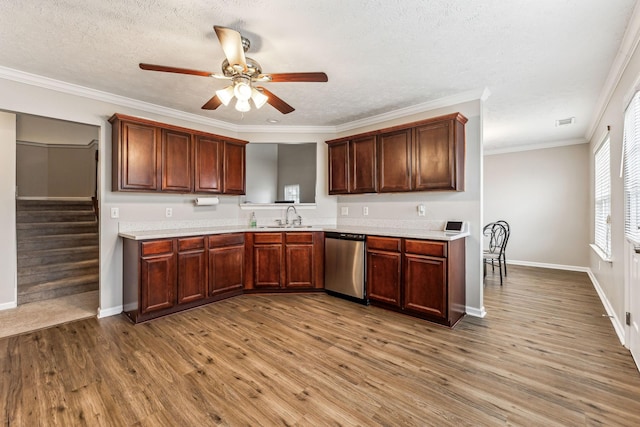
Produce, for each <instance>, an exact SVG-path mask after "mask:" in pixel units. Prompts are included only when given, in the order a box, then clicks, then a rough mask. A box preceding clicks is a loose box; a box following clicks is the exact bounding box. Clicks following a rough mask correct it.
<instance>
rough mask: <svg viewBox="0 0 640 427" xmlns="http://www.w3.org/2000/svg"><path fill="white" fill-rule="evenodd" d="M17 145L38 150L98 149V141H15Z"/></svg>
mask: <svg viewBox="0 0 640 427" xmlns="http://www.w3.org/2000/svg"><path fill="white" fill-rule="evenodd" d="M16 144H17V145H26V146H29V147H40V148H71V149H83V150H87V149H90V148H97V147H98V140H97V139H92V140H91V141H89V142H88V143H86V144H53V143H48V142H37V141H21V140H17V141H16Z"/></svg>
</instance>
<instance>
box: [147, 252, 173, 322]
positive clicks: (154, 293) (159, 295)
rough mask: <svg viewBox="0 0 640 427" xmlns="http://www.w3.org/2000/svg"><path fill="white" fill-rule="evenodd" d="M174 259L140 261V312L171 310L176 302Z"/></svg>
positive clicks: (158, 258) (168, 257) (171, 256)
mask: <svg viewBox="0 0 640 427" xmlns="http://www.w3.org/2000/svg"><path fill="white" fill-rule="evenodd" d="M175 289H176V257H175V255H174V254H173V253H171V254H167V255H159V256H150V257H143V258H141V259H140V312H141V313H142V314H146V313H150V312H154V311H158V310H163V309H167V308H171V307H173V306H174V305H175V301H176V294H175Z"/></svg>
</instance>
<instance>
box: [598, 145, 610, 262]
mask: <svg viewBox="0 0 640 427" xmlns="http://www.w3.org/2000/svg"><path fill="white" fill-rule="evenodd" d="M610 160H611V155H610V150H609V137H608V136H607V138H606V139H605V140H604V142H603V143H602V144H601V145H600V147H599V148H598V151H596V155H595V181H596V182H595V209H596V212H595V244H596V246H597V247H598V248H600V250H601V251H602V252H604V254H605V256H606V257H607V258H609V257H611V161H610Z"/></svg>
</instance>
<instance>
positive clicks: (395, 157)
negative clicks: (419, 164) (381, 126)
mask: <svg viewBox="0 0 640 427" xmlns="http://www.w3.org/2000/svg"><path fill="white" fill-rule="evenodd" d="M411 133H412V129H403V130H398V131H394V132H388V133H383V134H380V135H379V136H378V191H379V192H381V193H385V192H395V191H410V190H411Z"/></svg>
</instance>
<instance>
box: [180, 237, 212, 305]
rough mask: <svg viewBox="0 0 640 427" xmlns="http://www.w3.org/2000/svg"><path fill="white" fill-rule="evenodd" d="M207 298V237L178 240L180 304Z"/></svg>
mask: <svg viewBox="0 0 640 427" xmlns="http://www.w3.org/2000/svg"><path fill="white" fill-rule="evenodd" d="M206 297H207V250H206V247H205V237H202V236H200V237H187V238H183V239H178V301H177V302H178V304H186V303H189V302H192V301H198V300H201V299H204V298H206Z"/></svg>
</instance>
